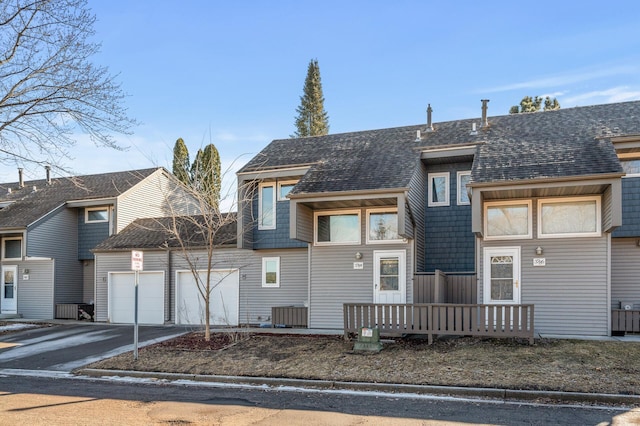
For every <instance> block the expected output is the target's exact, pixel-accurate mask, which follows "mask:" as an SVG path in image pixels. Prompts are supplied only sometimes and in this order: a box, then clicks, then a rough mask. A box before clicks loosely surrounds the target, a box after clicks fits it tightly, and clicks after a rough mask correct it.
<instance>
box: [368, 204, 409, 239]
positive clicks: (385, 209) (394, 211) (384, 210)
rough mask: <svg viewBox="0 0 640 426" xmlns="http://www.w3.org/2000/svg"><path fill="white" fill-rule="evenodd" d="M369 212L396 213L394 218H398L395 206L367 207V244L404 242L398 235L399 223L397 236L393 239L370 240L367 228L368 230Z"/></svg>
mask: <svg viewBox="0 0 640 426" xmlns="http://www.w3.org/2000/svg"><path fill="white" fill-rule="evenodd" d="M371 213H395V214H396V220H397V218H398V209H397V208H396V207H394V208H379V209H367V211H366V219H365V220H366V221H367V229H366V236H367V238H366V239H367V244H393V243H403V242H405V239H404V238H402V237H401V236H400V223H398V224H397V227H398V238H396V239H394V240H370V239H369V230H370V226H371V225H370V221H369V219H370V217H371Z"/></svg>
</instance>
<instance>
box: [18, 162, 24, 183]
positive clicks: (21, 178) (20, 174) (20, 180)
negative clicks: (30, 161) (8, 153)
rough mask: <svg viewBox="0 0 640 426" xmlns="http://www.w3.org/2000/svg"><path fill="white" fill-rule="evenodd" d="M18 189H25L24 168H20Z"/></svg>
mask: <svg viewBox="0 0 640 426" xmlns="http://www.w3.org/2000/svg"><path fill="white" fill-rule="evenodd" d="M18 187H19V188H24V176H23V175H22V167H18Z"/></svg>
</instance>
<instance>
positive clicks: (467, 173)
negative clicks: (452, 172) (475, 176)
mask: <svg viewBox="0 0 640 426" xmlns="http://www.w3.org/2000/svg"><path fill="white" fill-rule="evenodd" d="M461 176H469V177H471V170H463V171H459V172H458V173H456V189H457V194H456V199H457V202H458V205H459V206H468V205H470V204H471V197H469V196H467V198H468V199H469V200H468V201H467V202H464V201H462V200H461V199H460V196H461V195H462V191H464V192H467V190H466V188H462V187H461V186H460V183H461V182H462V181H461V179H460V177H461Z"/></svg>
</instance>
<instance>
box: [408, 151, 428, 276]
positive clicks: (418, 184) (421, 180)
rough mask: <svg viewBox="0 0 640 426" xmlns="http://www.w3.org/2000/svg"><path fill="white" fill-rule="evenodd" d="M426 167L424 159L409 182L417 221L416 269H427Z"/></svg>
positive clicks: (411, 201)
mask: <svg viewBox="0 0 640 426" xmlns="http://www.w3.org/2000/svg"><path fill="white" fill-rule="evenodd" d="M426 173H427V172H426V167H425V165H424V163H422V161H420V164H419V165H418V167H416V172H415V174H414V175H413V177H412V178H411V182H410V183H409V194H408V199H409V207H410V208H411V214H412V216H413V220H414V222H415V230H414V244H415V250H416V253H415V259H416V271H417V272H424V271H425V238H424V237H425V228H424V217H425V216H424V210H425V207H426V205H427V204H426V203H427V199H426V192H425V191H426V180H427V174H426Z"/></svg>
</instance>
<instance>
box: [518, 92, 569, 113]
mask: <svg viewBox="0 0 640 426" xmlns="http://www.w3.org/2000/svg"><path fill="white" fill-rule="evenodd" d="M542 101H543V99H542V98H541V97H540V96H536V97H534V98H532V97H531V96H525V97H524V98H522V100H521V101H520V106H518V105H514V106H512V107H511V108H509V114H519V113H522V112H538V111H540V108H541V107H542ZM554 109H560V103H559V102H558V100H557V99H556V98H553V99H551V98H550V97H549V96H547V97H545V98H544V110H545V111H550V110H554Z"/></svg>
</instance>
